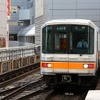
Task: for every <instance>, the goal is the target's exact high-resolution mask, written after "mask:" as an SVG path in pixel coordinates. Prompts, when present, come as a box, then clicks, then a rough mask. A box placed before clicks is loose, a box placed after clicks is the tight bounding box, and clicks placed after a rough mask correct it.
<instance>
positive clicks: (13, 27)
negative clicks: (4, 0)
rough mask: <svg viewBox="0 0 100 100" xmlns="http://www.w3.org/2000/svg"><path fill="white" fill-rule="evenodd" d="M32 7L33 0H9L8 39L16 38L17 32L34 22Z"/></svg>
mask: <svg viewBox="0 0 100 100" xmlns="http://www.w3.org/2000/svg"><path fill="white" fill-rule="evenodd" d="M34 9H35V8H34V0H11V17H10V21H9V25H10V26H9V39H10V40H17V34H18V32H19V31H20V30H21V29H22V28H24V27H27V26H29V25H31V24H33V23H34V13H35V12H34Z"/></svg>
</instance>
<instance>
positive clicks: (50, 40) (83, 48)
mask: <svg viewBox="0 0 100 100" xmlns="http://www.w3.org/2000/svg"><path fill="white" fill-rule="evenodd" d="M42 52H43V53H55V54H57V53H59V54H60V53H61V54H65V53H66V54H93V53H94V29H93V28H91V27H89V26H85V25H48V26H46V27H44V28H43V29H42Z"/></svg>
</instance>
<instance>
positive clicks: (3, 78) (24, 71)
mask: <svg viewBox="0 0 100 100" xmlns="http://www.w3.org/2000/svg"><path fill="white" fill-rule="evenodd" d="M35 70H39V62H38V63H34V64H32V65H30V66H25V67H21V68H18V69H16V70H14V71H10V72H7V73H4V74H1V75H0V88H2V87H5V86H7V85H9V84H11V83H12V82H14V81H17V80H19V79H22V78H24V77H26V76H27V75H30V74H32V73H33V72H34V71H35Z"/></svg>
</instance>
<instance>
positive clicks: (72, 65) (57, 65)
mask: <svg viewBox="0 0 100 100" xmlns="http://www.w3.org/2000/svg"><path fill="white" fill-rule="evenodd" d="M43 64H49V65H51V66H50V67H52V68H54V69H84V64H85V65H86V64H87V65H93V68H91V69H96V63H94V62H41V68H42V67H43ZM46 68H47V67H46ZM48 68H49V67H48ZM87 69H90V68H87Z"/></svg>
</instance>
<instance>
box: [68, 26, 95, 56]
mask: <svg viewBox="0 0 100 100" xmlns="http://www.w3.org/2000/svg"><path fill="white" fill-rule="evenodd" d="M69 34H70V35H69V36H70V40H69V43H70V47H69V53H70V54H92V53H94V30H93V28H90V27H88V26H84V25H71V26H70V33H69Z"/></svg>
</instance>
